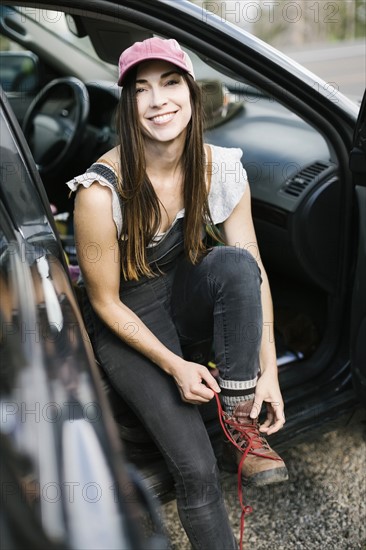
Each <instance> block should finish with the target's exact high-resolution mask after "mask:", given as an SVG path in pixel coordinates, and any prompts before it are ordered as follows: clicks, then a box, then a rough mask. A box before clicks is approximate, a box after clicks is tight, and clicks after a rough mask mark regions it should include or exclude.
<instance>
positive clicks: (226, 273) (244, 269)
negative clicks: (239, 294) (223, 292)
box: [207, 246, 262, 286]
mask: <svg viewBox="0 0 366 550" xmlns="http://www.w3.org/2000/svg"><path fill="white" fill-rule="evenodd" d="M207 260H208V263H209V271H210V273H211V274H213V276H214V278H219V279H220V280H223V281H225V282H227V283H235V282H236V281H240V282H245V284H246V285H248V284H249V283H252V284H253V285H255V286H260V284H261V282H262V280H261V275H260V269H259V266H258V263H257V261H256V258H255V257H254V256H253V255H252V254H251V252H249V251H248V250H247V249H245V248H239V247H236V246H217V247H214V248H213V249H212V250H211V251H210V253H209V254H208V255H207Z"/></svg>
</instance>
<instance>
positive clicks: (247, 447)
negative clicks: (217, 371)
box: [215, 393, 279, 550]
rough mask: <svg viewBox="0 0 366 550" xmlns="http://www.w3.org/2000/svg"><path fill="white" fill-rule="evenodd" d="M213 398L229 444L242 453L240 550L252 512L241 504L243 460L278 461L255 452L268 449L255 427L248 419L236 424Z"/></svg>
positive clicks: (217, 399) (217, 396)
mask: <svg viewBox="0 0 366 550" xmlns="http://www.w3.org/2000/svg"><path fill="white" fill-rule="evenodd" d="M215 398H216V402H217V409H218V412H219V420H220V424H221V427H222V430H223V432H224V434H225V436H226V437H227V439H228V440H229V441H230V443H232V444H233V445H234V446H235V447H236V448H237V449H238V451H240V452H241V453H243V454H242V457H241V459H240V462H239V465H238V498H239V503H240V509H241V517H240V550H242V548H243V539H244V523H245V515H249V514H251V513H252V512H253V508H252V507H251V506H248V505H245V504H244V502H243V500H244V494H243V482H242V477H241V469H242V466H243V463H244V460H245V459H246V457H247V456H248V454H251V455H255V456H260V457H263V458H268V459H270V460H279V459H278V458H275V457H272V456H267V455H264V454H262V453H259V452H256V451H255V450H254V449H263V448H269V446H268V443H267V441H266V440H265V439H264V438H263V437H261V435H260V434H259V432H258V428H257V426H256V425H255V424H254V423H253V422H252V420H251V419H250V422H236V421H235V420H234V418H232V417H229V416H228V415H227V414H226V413H225V412H224V411H223V409H222V405H221V401H220V398H219V395H218V394H217V393H215ZM226 425H227V426H229V427H230V428H233V429H235V431H237V432H238V434H239V435H240V437H238V440H240V439H241V440H242V445H238V442H237V440H235V439H234V438H233V436H232V435H231V433H230V432H229V429H228V428H227V427H226Z"/></svg>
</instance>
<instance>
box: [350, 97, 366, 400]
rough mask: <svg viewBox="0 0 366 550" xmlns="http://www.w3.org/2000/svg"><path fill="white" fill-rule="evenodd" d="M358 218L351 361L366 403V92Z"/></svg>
mask: <svg viewBox="0 0 366 550" xmlns="http://www.w3.org/2000/svg"><path fill="white" fill-rule="evenodd" d="M350 169H351V171H352V173H353V181H354V186H355V207H356V213H357V218H358V243H357V247H358V249H357V263H356V266H355V277H354V286H353V293H352V310H351V316H352V317H351V363H352V374H353V381H354V385H355V389H356V391H357V393H358V395H359V397H360V399H361V402H363V403H366V283H365V281H366V92H365V94H364V96H363V100H362V104H361V108H360V113H359V116H358V120H357V125H356V129H355V134H354V139H353V147H352V150H351V154H350Z"/></svg>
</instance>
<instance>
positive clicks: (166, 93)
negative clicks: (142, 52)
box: [136, 60, 192, 143]
mask: <svg viewBox="0 0 366 550" xmlns="http://www.w3.org/2000/svg"><path fill="white" fill-rule="evenodd" d="M136 98H137V111H138V117H139V122H140V125H141V129H142V132H143V135H144V137H145V138H147V139H150V140H153V141H158V142H161V143H164V142H165V143H168V142H171V141H174V140H182V141H184V139H185V136H186V129H187V125H188V123H189V121H190V120H191V117H192V109H191V102H190V93H189V88H188V85H187V83H186V81H185V79H184V78H183V76H182V75H181V74H180V72H179V69H177V67H176V66H175V65H173V64H172V63H167V62H166V61H159V60H156V61H155V60H154V61H145V62H143V63H141V64H140V65H139V67H138V69H137V75H136Z"/></svg>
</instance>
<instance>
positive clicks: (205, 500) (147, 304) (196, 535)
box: [91, 277, 237, 550]
mask: <svg viewBox="0 0 366 550" xmlns="http://www.w3.org/2000/svg"><path fill="white" fill-rule="evenodd" d="M169 288H170V286H169V281H168V279H166V278H162V277H159V280H156V279H155V280H154V281H153V282H152V283H149V284H146V285H142V286H140V287H138V288H136V289H134V290H133V291H131V292H130V291H128V292H127V293H126V294H125V296H124V297H123V296H122V299H123V300H124V303H125V304H126V305H128V306H129V307H130V308H131V309H133V310H134V311H135V312H136V313H137V314H138V315H139V316H140V318H141V319H142V320H143V321H144V322H145V323H146V324H147V326H148V327H149V328H150V329H151V330H152V332H154V333H155V334H156V335H157V336H158V337H159V338H160V340H161V341H162V342H163V343H164V344H165V345H166V346H167V347H168V348H169V349H171V350H173V351H174V352H175V353H177V354H179V355H181V349H180V344H179V340H178V337H177V333H176V329H175V327H174V325H173V323H172V321H171V318H170V314H169V311H168V309H169V305H168V302H169ZM91 334H92V339H93V345H94V349H95V352H96V355H97V358H98V360H99V361H100V363H101V365H102V366H103V369H104V370H105V372H106V373H107V375H108V377H109V379H110V381H111V383H112V385H113V386H114V388H115V389H116V390H117V391H118V392H119V393H120V395H121V396H122V397H123V399H124V400H125V401H126V402H127V403H128V404H129V406H130V407H131V408H132V409H133V410H134V411H135V413H136V414H137V415H138V416H139V418H140V419H141V421H142V422H143V424H144V425H145V426H146V428H147V430H148V431H149V432H150V434H151V436H152V437H153V439H154V440H155V442H156V443H157V445H158V446H159V448H160V449H161V452H162V454H163V456H164V458H165V460H166V462H167V465H168V467H169V469H170V471H171V473H172V475H173V476H174V480H175V486H176V495H177V505H178V511H179V515H180V518H181V521H182V524H183V527H184V528H185V530H186V532H187V535H188V537H189V539H190V542H191V544H192V546H193V548H195V549H207V550H215V549H217V550H222V549H223V548H225V549H228V550H230V549H234V548H237V545H236V541H235V539H234V536H233V533H232V529H231V527H230V524H229V520H228V517H227V512H226V509H225V506H224V501H223V497H222V494H221V488H220V480H219V474H218V469H217V464H216V458H215V456H214V453H213V450H212V446H211V443H210V440H209V437H208V435H207V432H206V429H205V426H204V424H203V421H202V418H201V415H200V413H199V411H198V409H197V407H196V406H193V405H190V404H187V403H184V402H183V401H182V400H181V397H180V394H179V391H178V389H177V387H176V385H175V383H174V380H173V378H172V377H171V376H169V375H167V374H166V373H165V372H163V371H162V370H161V369H160V368H159V367H157V366H156V365H154V364H153V363H151V362H150V361H149V360H148V359H147V358H146V357H144V356H142V355H141V354H140V353H138V352H137V351H135V350H134V349H133V348H131V347H130V346H128V345H125V344H124V343H123V342H122V341H121V340H120V339H119V338H117V337H116V336H115V335H114V334H113V333H111V332H110V331H109V330H108V329H107V328H106V327H105V326H104V325H103V323H101V322H100V321H99V320H98V319H97V318H96V317H95V316H94V326H93V329H92V330H91ZM135 337H136V338H138V333H136V334H135Z"/></svg>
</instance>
